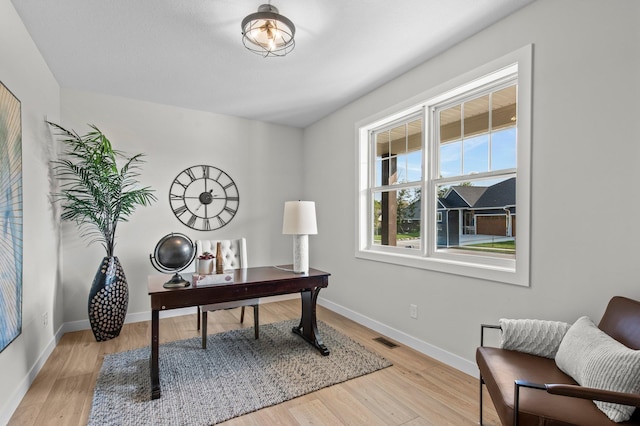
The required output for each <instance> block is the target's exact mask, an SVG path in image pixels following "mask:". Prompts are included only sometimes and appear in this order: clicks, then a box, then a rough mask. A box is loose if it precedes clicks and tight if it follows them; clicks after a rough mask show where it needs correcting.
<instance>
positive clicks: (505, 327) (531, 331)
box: [499, 318, 571, 359]
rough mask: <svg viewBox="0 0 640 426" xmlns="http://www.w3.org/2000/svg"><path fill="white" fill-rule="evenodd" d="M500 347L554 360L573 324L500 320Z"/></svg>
mask: <svg viewBox="0 0 640 426" xmlns="http://www.w3.org/2000/svg"><path fill="white" fill-rule="evenodd" d="M499 323H500V328H501V329H502V337H501V340H500V347H501V348H502V349H509V350H512V351H518V352H525V353H528V354H533V355H538V356H542V357H545V358H551V359H553V358H554V357H555V355H556V352H557V351H558V347H559V346H560V342H562V338H563V337H564V334H565V333H566V332H567V330H569V327H571V324H567V323H566V322H561V321H543V320H535V319H505V318H501V319H500V322H499Z"/></svg>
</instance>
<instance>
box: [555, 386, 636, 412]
mask: <svg viewBox="0 0 640 426" xmlns="http://www.w3.org/2000/svg"><path fill="white" fill-rule="evenodd" d="M544 386H545V387H546V390H547V392H549V393H551V394H554V395H564V396H571V397H574V398H582V399H590V400H595V401H603V402H613V403H614V404H622V405H631V406H632V407H640V394H636V393H624V392H614V391H608V390H604V389H596V388H587V387H584V386H579V385H566V384H555V383H553V384H545V385H544Z"/></svg>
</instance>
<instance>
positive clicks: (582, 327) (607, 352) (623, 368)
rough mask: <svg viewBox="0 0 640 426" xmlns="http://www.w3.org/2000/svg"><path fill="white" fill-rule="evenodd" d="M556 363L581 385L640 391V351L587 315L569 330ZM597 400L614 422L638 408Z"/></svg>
mask: <svg viewBox="0 0 640 426" xmlns="http://www.w3.org/2000/svg"><path fill="white" fill-rule="evenodd" d="M556 364H557V366H558V368H560V369H561V370H562V371H564V372H565V373H566V374H568V375H569V376H571V377H573V379H574V380H575V381H576V382H578V383H579V384H580V385H582V386H586V387H590V388H597V389H605V390H610V391H616V392H627V393H640V351H638V350H633V349H629V348H628V347H626V346H625V345H623V344H622V343H620V342H618V341H617V340H615V339H613V338H612V337H610V336H609V335H607V334H606V333H604V332H603V331H602V330H600V329H599V328H598V327H597V326H596V325H595V324H594V323H593V322H592V321H591V320H590V319H589V318H588V317H582V318H579V319H578V320H577V321H576V322H575V323H574V324H573V325H572V326H571V328H570V329H569V331H567V334H565V336H564V339H562V343H560V347H559V348H558V353H557V354H556ZM594 403H595V404H596V405H597V406H598V408H599V409H600V410H601V411H602V412H604V413H605V414H606V415H607V417H609V418H610V419H611V420H612V421H614V422H623V421H626V420H629V418H631V415H632V414H633V411H634V410H635V407H630V406H627V405H620V404H612V403H609V402H602V401H594Z"/></svg>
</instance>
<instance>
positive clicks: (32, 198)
mask: <svg viewBox="0 0 640 426" xmlns="http://www.w3.org/2000/svg"><path fill="white" fill-rule="evenodd" d="M0 81H2V83H3V84H4V85H5V86H6V87H7V88H8V89H9V90H11V92H12V93H13V94H14V95H15V96H16V97H17V98H18V99H19V100H20V101H21V110H22V193H23V223H24V226H23V250H24V262H23V299H22V333H21V334H20V336H18V337H17V339H16V340H14V341H13V342H12V343H11V344H10V345H9V346H7V347H6V348H5V349H4V351H2V352H1V353H0V377H2V386H0V424H4V423H6V421H7V420H8V416H9V415H10V414H11V412H12V411H13V409H14V408H15V407H16V406H17V404H18V403H19V402H20V398H22V395H23V394H24V392H26V390H27V389H28V386H29V384H30V374H32V373H33V372H35V371H36V370H37V368H38V367H37V366H36V364H38V363H39V362H41V361H42V360H43V359H46V356H48V354H49V353H50V351H51V350H52V348H53V345H54V343H55V342H54V330H56V329H58V328H59V327H60V325H61V324H62V320H63V319H62V306H63V300H62V291H61V287H60V285H59V275H58V251H59V242H60V239H59V237H58V236H59V231H58V226H57V219H56V215H55V214H54V212H53V208H52V206H51V205H50V203H49V200H48V194H49V183H50V181H49V174H48V172H49V160H50V159H51V158H52V155H54V152H53V151H52V148H53V144H52V142H51V140H50V138H49V136H50V135H49V133H48V129H47V128H46V126H45V123H44V120H45V116H46V117H49V118H50V119H54V120H55V119H57V118H58V117H59V114H60V89H59V86H58V84H57V83H56V80H55V79H54V77H53V75H52V74H51V72H50V71H49V68H48V67H47V65H46V64H45V62H44V60H43V59H42V57H41V56H40V53H39V52H38V50H37V48H36V46H35V45H34V43H33V41H32V40H31V37H30V36H29V34H28V33H27V31H26V29H25V28H24V26H23V24H22V21H21V20H20V18H19V17H18V14H17V13H16V11H15V9H14V7H13V5H12V4H11V2H10V1H9V0H0ZM45 312H46V314H47V325H46V326H45V325H44V324H43V321H42V314H43V313H45ZM34 367H35V370H34ZM31 378H32V376H31Z"/></svg>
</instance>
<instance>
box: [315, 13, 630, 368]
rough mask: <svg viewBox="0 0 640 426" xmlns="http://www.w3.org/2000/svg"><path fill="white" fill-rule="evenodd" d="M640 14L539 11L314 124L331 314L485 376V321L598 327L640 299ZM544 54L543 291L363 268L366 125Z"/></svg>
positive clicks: (536, 224)
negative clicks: (505, 63)
mask: <svg viewBox="0 0 640 426" xmlns="http://www.w3.org/2000/svg"><path fill="white" fill-rule="evenodd" d="M638 16H640V2H637V1H635V0H615V1H604V0H589V1H585V0H563V1H561V2H559V1H554V0H538V1H537V2H534V3H533V4H531V5H529V6H527V7H525V8H524V9H522V10H520V11H518V12H516V13H515V14H513V15H511V16H509V17H507V18H506V19H504V20H502V21H500V22H499V23H497V24H495V25H493V26H492V27H490V28H488V29H486V30H485V31H482V32H481V33H479V34H477V35H475V36H473V37H471V38H469V39H467V40H466V41H464V42H462V43H460V44H459V45H457V46H455V47H453V48H452V49H450V50H448V51H446V52H444V53H443V54H441V55H439V56H438V57H436V58H435V59H433V60H430V61H428V62H426V63H424V64H422V65H421V66H419V67H417V68H415V69H413V70H412V71H410V72H409V73H407V74H405V75H404V76H402V77H400V78H398V79H396V80H394V81H392V82H390V83H389V84H386V85H384V86H382V87H380V88H379V89H377V90H375V91H373V92H372V93H370V94H368V95H367V96H365V97H363V98H362V99H360V100H358V101H356V102H354V103H352V104H350V105H348V106H347V107H345V108H343V109H341V110H339V111H337V112H335V113H333V114H332V115H330V116H328V117H326V118H325V119H323V120H321V121H320V122H318V123H316V124H314V125H312V126H310V127H308V128H307V129H306V130H305V134H304V141H305V151H304V158H305V161H306V167H305V182H306V185H305V194H306V195H307V196H308V198H310V199H313V200H315V201H316V203H317V208H318V215H319V219H318V221H319V228H320V231H319V235H317V236H316V237H313V238H311V240H310V241H311V253H312V260H311V263H312V264H313V265H316V266H318V267H320V268H324V269H326V270H328V271H330V272H332V274H333V275H332V276H331V279H330V284H329V288H328V289H326V290H323V292H322V294H321V297H322V298H323V303H324V304H326V305H328V306H332V307H333V308H334V309H339V310H341V311H342V312H344V313H346V314H348V315H350V316H352V317H353V318H356V319H358V320H361V321H365V322H366V323H368V324H369V325H370V326H372V327H374V328H377V329H379V330H381V331H385V332H387V333H392V334H393V336H395V337H397V338H402V339H404V341H405V342H408V343H410V344H412V345H414V346H416V347H418V348H421V349H423V350H426V351H427V352H429V351H431V353H432V354H433V355H435V356H437V357H439V358H441V359H443V360H445V361H447V362H449V363H451V364H453V365H456V366H458V367H459V368H462V369H464V370H465V371H467V372H469V373H473V374H475V371H476V370H475V366H474V365H475V364H474V351H475V347H476V346H477V345H478V343H479V325H480V323H483V322H488V323H495V322H497V320H498V319H499V318H501V317H511V318H513V317H530V318H531V317H533V318H545V319H556V320H564V321H568V322H573V321H574V320H575V319H576V318H577V317H579V316H581V315H590V316H592V317H593V318H594V319H595V320H598V319H599V318H600V316H601V314H602V312H603V310H604V308H605V305H606V302H607V301H608V299H609V298H610V297H611V296H613V295H625V296H628V297H632V298H636V299H640V285H639V282H638V277H639V276H640V262H638V261H637V258H638V255H639V254H640V250H639V249H638V241H640V227H638V226H635V222H636V219H635V216H636V212H637V211H638V210H639V209H640V197H638V184H637V182H638V180H639V174H640V168H639V167H638V162H639V161H640V143H639V141H640V128H639V124H638V123H639V121H638V115H639V113H640V107H639V104H638V97H639V96H640V82H639V81H640V79H639V78H638V76H640V55H638V43H639V42H640V27H639V26H638V25H637V19H638ZM530 43H533V45H534V61H533V62H534V70H533V136H532V147H533V157H532V158H533V160H532V162H533V164H532V201H531V204H532V211H531V217H532V224H531V229H532V236H531V241H532V243H531V271H532V272H531V286H530V287H529V288H522V287H517V286H512V285H507V284H499V283H495V282H489V281H482V280H478V279H471V278H465V277H461V276H455V275H447V274H441V273H436V272H430V271H425V270H420V269H412V268H407V267H399V266H394V265H391V264H385V263H376V262H372V261H367V260H361V259H356V258H355V257H354V252H355V246H354V244H355V243H354V241H355V237H354V235H355V232H356V230H355V214H356V188H357V186H356V177H355V173H354V170H355V166H356V157H355V154H356V140H355V123H357V122H360V121H361V120H364V119H366V118H367V117H370V116H372V115H374V114H376V113H378V112H380V111H383V110H385V109H387V108H390V107H392V106H393V105H395V104H398V103H401V102H402V101H404V100H406V99H409V98H411V97H413V96H415V95H416V94H419V93H421V92H423V91H426V90H428V89H430V88H432V87H435V86H438V85H439V84H441V83H443V82H446V81H447V80H448V79H451V78H453V77H455V76H458V75H461V74H463V73H465V72H467V71H469V70H472V69H474V68H476V67H478V66H480V65H483V64H485V63H487V62H490V61H491V60H493V59H495V58H498V57H500V56H502V55H504V54H506V53H509V52H511V51H514V50H516V49H518V48H519V47H521V46H524V45H526V44H530ZM410 303H415V304H417V305H418V309H419V316H418V319H417V320H415V319H411V318H410V317H409V304H410Z"/></svg>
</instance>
